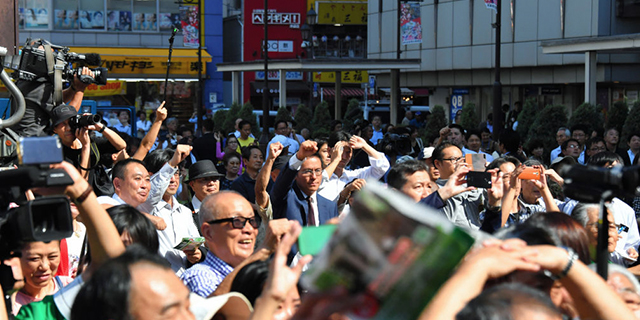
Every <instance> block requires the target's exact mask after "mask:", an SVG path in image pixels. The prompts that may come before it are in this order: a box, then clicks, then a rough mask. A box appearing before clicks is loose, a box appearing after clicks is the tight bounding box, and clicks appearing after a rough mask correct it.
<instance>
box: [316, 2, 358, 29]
mask: <svg viewBox="0 0 640 320" xmlns="http://www.w3.org/2000/svg"><path fill="white" fill-rule="evenodd" d="M316 5H317V9H316V11H317V12H318V24H348V25H366V24H367V15H368V11H367V10H368V9H367V3H366V2H344V1H336V2H320V1H318V2H316Z"/></svg>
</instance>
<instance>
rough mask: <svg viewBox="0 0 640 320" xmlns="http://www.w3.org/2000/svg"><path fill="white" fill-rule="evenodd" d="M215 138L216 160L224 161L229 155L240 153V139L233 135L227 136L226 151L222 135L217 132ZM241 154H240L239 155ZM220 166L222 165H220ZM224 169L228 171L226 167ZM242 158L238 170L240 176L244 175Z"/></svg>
mask: <svg viewBox="0 0 640 320" xmlns="http://www.w3.org/2000/svg"><path fill="white" fill-rule="evenodd" d="M213 137H214V138H215V139H216V158H218V159H220V161H222V158H223V157H224V155H225V154H227V153H234V152H235V153H238V151H237V150H238V138H236V136H235V134H233V133H231V134H229V135H228V136H227V140H226V142H225V143H226V144H225V145H224V151H223V150H222V142H221V141H220V140H221V139H222V133H220V132H216V133H214V134H213ZM238 154H239V153H238ZM218 165H220V163H219V164H218ZM224 169H226V165H224ZM242 169H243V165H242V157H240V167H239V169H238V174H239V175H240V174H242Z"/></svg>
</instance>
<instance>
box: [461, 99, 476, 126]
mask: <svg viewBox="0 0 640 320" xmlns="http://www.w3.org/2000/svg"><path fill="white" fill-rule="evenodd" d="M479 123H480V118H479V117H478V113H476V105H475V103H473V102H468V103H467V104H465V105H464V107H462V114H460V125H461V126H462V127H463V128H464V129H465V130H474V129H477V128H478V124H479Z"/></svg>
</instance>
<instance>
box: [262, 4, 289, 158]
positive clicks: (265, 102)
mask: <svg viewBox="0 0 640 320" xmlns="http://www.w3.org/2000/svg"><path fill="white" fill-rule="evenodd" d="M268 8H269V0H264V16H263V18H262V20H263V21H264V43H263V46H262V48H263V49H262V51H263V57H264V85H263V89H262V134H261V135H260V139H259V140H258V142H259V143H260V148H266V147H267V144H268V143H269V124H268V123H267V120H268V119H269V40H268V39H269V31H268V27H269V13H268V10H269V9H268ZM280 76H281V77H284V76H285V75H283V74H281V75H280ZM265 151H266V149H265ZM264 154H266V152H264Z"/></svg>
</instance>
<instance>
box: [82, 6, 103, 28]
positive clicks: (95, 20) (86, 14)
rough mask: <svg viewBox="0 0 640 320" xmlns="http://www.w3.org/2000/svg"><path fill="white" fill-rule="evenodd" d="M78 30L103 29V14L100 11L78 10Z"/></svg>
mask: <svg viewBox="0 0 640 320" xmlns="http://www.w3.org/2000/svg"><path fill="white" fill-rule="evenodd" d="M78 21H79V23H80V29H82V30H90V29H104V13H103V12H102V11H92V10H80V17H79V19H78Z"/></svg>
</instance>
